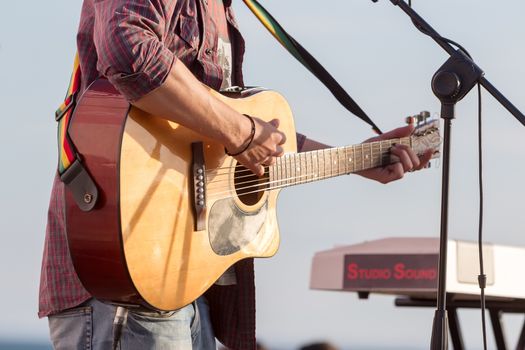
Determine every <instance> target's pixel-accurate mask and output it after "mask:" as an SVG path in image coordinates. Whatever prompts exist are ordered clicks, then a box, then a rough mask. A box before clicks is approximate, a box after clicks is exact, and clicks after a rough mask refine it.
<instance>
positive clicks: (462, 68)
mask: <svg viewBox="0 0 525 350" xmlns="http://www.w3.org/2000/svg"><path fill="white" fill-rule="evenodd" d="M372 1H373V2H377V0H372ZM390 2H392V4H394V5H395V6H399V7H400V8H401V9H402V10H403V11H404V12H405V13H406V14H407V15H408V16H409V17H410V18H411V19H412V22H413V23H414V25H415V26H416V27H417V28H418V29H419V30H420V31H421V32H423V33H425V34H427V35H428V36H430V37H431V38H432V39H434V41H435V42H436V43H437V44H438V45H439V46H441V47H442V48H443V49H444V50H445V51H446V52H447V53H448V54H449V55H450V58H449V59H448V60H447V61H446V62H445V63H444V64H443V65H442V66H441V67H440V68H439V69H438V71H437V72H436V73H435V74H434V76H433V78H432V91H433V92H434V94H435V95H436V97H437V98H438V99H439V100H440V101H441V118H442V119H443V120H444V136H443V157H442V160H443V173H442V188H441V191H442V192H441V230H440V243H439V249H440V250H439V251H440V253H439V266H438V291H437V298H436V299H437V309H436V311H435V314H434V322H433V326H432V339H431V342H430V349H431V350H447V349H448V318H447V310H446V301H447V300H446V273H447V241H448V231H447V228H448V194H449V177H450V144H451V126H452V119H454V117H455V115H454V107H455V105H456V103H457V102H458V101H460V100H461V99H462V98H463V97H465V95H466V94H467V93H468V92H469V91H470V90H471V89H472V88H473V87H474V86H475V85H476V84H477V83H479V84H481V85H482V86H483V87H484V88H485V89H486V90H487V91H488V92H489V93H490V94H491V95H492V96H493V97H494V98H495V99H496V100H498V101H499V103H501V104H502V105H503V106H504V107H505V108H506V109H507V110H508V111H509V112H510V113H511V114H512V115H513V116H514V117H515V118H516V119H517V120H518V121H519V122H520V123H521V124H522V125H524V126H525V116H524V115H523V113H521V112H520V111H519V110H518V109H517V108H516V107H515V106H514V105H513V104H512V103H511V102H510V101H509V100H508V99H507V98H506V97H505V96H503V95H502V94H501V93H500V92H499V91H498V90H497V89H496V88H495V87H494V86H493V85H492V84H491V83H490V82H489V81H488V80H487V79H486V78H485V77H484V76H483V75H484V73H483V71H482V70H481V68H479V67H478V66H477V65H476V64H475V63H474V62H473V61H472V59H471V58H470V57H469V56H467V54H466V53H465V52H463V51H461V50H460V49H455V48H454V47H452V45H451V44H450V41H448V40H447V39H445V38H443V37H442V36H441V35H439V34H438V33H437V32H436V31H435V30H434V29H433V28H432V27H431V26H430V25H429V24H428V23H427V22H425V20H423V18H421V17H420V16H419V15H418V14H417V13H416V12H415V11H414V10H413V9H412V8H411V7H410V6H409V5H408V4H407V3H405V1H403V0H390ZM479 281H480V287H482V286H483V288H484V276H479Z"/></svg>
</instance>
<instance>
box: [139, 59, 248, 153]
mask: <svg viewBox="0 0 525 350" xmlns="http://www.w3.org/2000/svg"><path fill="white" fill-rule="evenodd" d="M132 103H133V104H134V105H135V106H137V107H138V108H140V109H142V110H144V111H146V112H148V113H150V114H153V115H157V116H160V117H163V118H166V119H169V120H172V121H174V122H176V123H178V124H180V125H183V126H185V127H187V128H189V129H192V130H193V131H195V132H197V133H199V134H201V135H203V136H205V137H208V138H211V139H213V140H216V141H218V142H219V143H221V144H223V145H224V146H225V147H226V148H228V149H229V150H231V151H235V150H237V149H238V148H240V147H241V146H242V144H243V143H244V142H245V141H246V139H247V138H248V136H249V134H250V129H251V124H250V121H249V120H248V119H247V118H245V117H244V116H243V115H242V114H240V113H239V112H237V111H235V110H234V109H232V108H231V107H229V106H228V105H226V104H225V103H224V102H222V101H220V100H219V99H217V98H216V97H214V96H213V95H212V94H211V93H210V91H209V88H208V87H206V86H205V85H203V84H202V83H200V82H199V81H198V80H197V79H196V78H195V77H194V75H193V74H192V73H191V72H190V71H189V70H188V69H187V68H186V67H185V66H184V64H183V63H182V62H181V61H176V62H175V64H174V65H173V66H172V68H171V70H170V72H169V74H168V76H167V78H166V80H165V81H164V83H163V84H162V85H161V86H160V87H159V88H157V89H155V90H153V91H152V92H150V93H149V94H147V95H145V96H143V97H141V98H140V99H138V100H137V101H134V102H132Z"/></svg>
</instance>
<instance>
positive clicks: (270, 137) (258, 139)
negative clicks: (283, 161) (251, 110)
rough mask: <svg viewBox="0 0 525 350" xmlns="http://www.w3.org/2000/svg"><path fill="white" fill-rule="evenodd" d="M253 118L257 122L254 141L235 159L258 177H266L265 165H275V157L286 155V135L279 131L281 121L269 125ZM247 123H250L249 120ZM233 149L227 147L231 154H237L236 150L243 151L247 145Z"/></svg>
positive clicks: (274, 120) (274, 121)
mask: <svg viewBox="0 0 525 350" xmlns="http://www.w3.org/2000/svg"><path fill="white" fill-rule="evenodd" d="M252 118H253V120H254V122H255V135H254V137H253V141H252V142H251V144H250V145H249V147H248V148H247V149H246V151H244V152H242V153H241V154H239V155H237V156H235V157H234V158H235V159H237V161H238V162H239V163H241V164H242V165H244V166H245V167H246V168H248V169H250V170H251V171H252V172H253V173H254V174H256V175H257V176H262V175H264V167H263V165H271V164H274V163H275V157H280V156H282V155H283V154H284V150H283V147H282V145H283V144H284V143H285V142H286V135H285V134H284V133H283V132H281V131H279V130H278V127H279V119H273V120H271V121H270V122H269V123H267V122H265V121H263V120H262V119H259V118H255V117H252ZM246 121H247V122H248V123H250V122H249V121H248V120H246ZM250 124H251V123H250ZM250 128H251V125H250ZM248 130H249V129H248ZM248 135H249V133H248ZM230 147H231V146H230ZM233 147H236V148H232V149H230V148H229V147H227V149H228V151H229V152H230V153H236V150H239V149H242V148H243V147H245V145H240V146H233Z"/></svg>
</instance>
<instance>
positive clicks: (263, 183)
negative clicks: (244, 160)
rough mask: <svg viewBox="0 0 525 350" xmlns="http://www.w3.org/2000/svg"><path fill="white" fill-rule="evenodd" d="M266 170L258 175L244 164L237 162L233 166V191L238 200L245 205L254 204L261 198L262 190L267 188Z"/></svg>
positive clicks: (267, 177)
mask: <svg viewBox="0 0 525 350" xmlns="http://www.w3.org/2000/svg"><path fill="white" fill-rule="evenodd" d="M268 179H269V176H268V171H267V170H266V172H265V173H264V175H263V176H262V177H258V176H257V175H255V174H254V173H252V172H251V171H250V170H249V169H247V168H245V167H244V166H242V165H240V164H237V166H236V167H235V176H234V184H235V192H236V193H237V196H238V197H239V200H240V201H241V202H242V203H244V204H246V205H255V204H257V202H259V201H260V200H261V198H262V197H263V195H264V191H266V189H267V188H268Z"/></svg>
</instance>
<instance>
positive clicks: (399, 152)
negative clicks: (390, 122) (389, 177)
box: [390, 145, 414, 172]
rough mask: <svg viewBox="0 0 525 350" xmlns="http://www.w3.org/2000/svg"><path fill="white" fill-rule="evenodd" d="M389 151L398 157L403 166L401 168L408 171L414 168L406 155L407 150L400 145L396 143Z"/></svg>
mask: <svg viewBox="0 0 525 350" xmlns="http://www.w3.org/2000/svg"><path fill="white" fill-rule="evenodd" d="M390 153H391V154H393V155H395V156H396V157H398V158H399V162H400V163H401V165H402V166H403V170H404V171H405V172H406V171H410V170H412V169H413V168H414V165H413V164H412V160H411V159H410V156H409V155H408V152H407V151H406V150H405V149H404V148H403V147H402V145H396V146H394V147H392V148H391V149H390Z"/></svg>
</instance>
